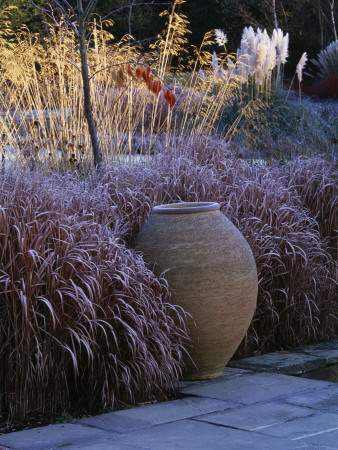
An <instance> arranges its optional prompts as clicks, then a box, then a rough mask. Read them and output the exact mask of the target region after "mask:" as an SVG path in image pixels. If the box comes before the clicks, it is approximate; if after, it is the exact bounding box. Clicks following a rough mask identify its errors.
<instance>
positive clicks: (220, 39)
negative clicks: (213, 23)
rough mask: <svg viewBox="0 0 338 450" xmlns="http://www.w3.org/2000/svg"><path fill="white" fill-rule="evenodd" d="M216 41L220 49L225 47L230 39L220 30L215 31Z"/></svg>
mask: <svg viewBox="0 0 338 450" xmlns="http://www.w3.org/2000/svg"><path fill="white" fill-rule="evenodd" d="M215 40H216V42H217V44H218V45H219V46H220V47H223V46H225V44H226V43H227V42H228V38H227V37H226V34H225V33H224V32H223V31H222V30H219V29H216V30H215Z"/></svg>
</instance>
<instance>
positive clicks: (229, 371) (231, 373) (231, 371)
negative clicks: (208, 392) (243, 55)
mask: <svg viewBox="0 0 338 450" xmlns="http://www.w3.org/2000/svg"><path fill="white" fill-rule="evenodd" d="M250 373H251V374H252V373H253V372H252V370H247V369H238V368H234V367H228V366H227V367H225V368H224V370H223V374H222V376H221V377H218V378H212V379H211V380H198V381H196V380H184V381H180V383H179V389H180V390H182V389H185V388H190V387H194V386H207V385H209V384H214V383H218V382H220V381H224V380H230V379H231V378H237V377H242V376H243V375H248V374H250Z"/></svg>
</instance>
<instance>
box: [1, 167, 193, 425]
mask: <svg viewBox="0 0 338 450" xmlns="http://www.w3.org/2000/svg"><path fill="white" fill-rule="evenodd" d="M0 204H1V208H0V213H1V214H0V234H1V241H0V255H1V270H0V299H1V301H0V359H1V364H0V393H1V395H0V414H1V415H2V416H3V417H5V418H6V419H7V420H8V421H9V422H10V421H13V420H16V419H19V420H23V421H24V420H28V419H29V418H32V417H34V416H39V415H40V414H46V415H48V416H51V417H55V416H60V415H61V414H62V413H63V412H64V411H67V412H68V413H70V414H73V413H75V414H78V413H80V412H81V413H93V412H95V411H99V410H102V409H104V408H106V407H113V406H115V405H117V406H123V405H126V404H135V403H137V402H141V401H151V400H153V399H161V398H164V397H165V396H166V395H167V393H168V389H171V388H173V387H174V386H175V384H176V383H177V381H178V379H179V376H180V373H181V368H182V365H183V362H182V356H183V353H184V351H185V350H184V346H183V344H185V343H187V340H186V332H185V325H184V323H185V314H184V312H183V311H182V310H181V309H179V308H177V307H175V306H172V305H171V304H170V303H168V301H167V300H168V298H169V297H168V294H167V286H166V284H165V283H164V281H163V280H160V279H157V278H155V276H154V275H153V273H152V272H150V271H149V270H148V269H147V268H146V267H145V265H144V262H143V260H142V258H141V257H140V256H139V255H137V254H136V253H135V252H134V251H132V250H131V249H128V248H126V246H125V245H124V243H123V242H122V241H121V239H120V238H119V235H118V234H117V232H113V231H112V230H111V229H110V227H109V226H108V225H109V224H110V225H111V226H114V225H115V226H116V229H117V228H118V224H117V223H115V224H114V222H115V218H114V207H112V206H111V205H110V206H109V205H108V204H107V203H105V200H104V199H102V189H101V188H98V190H95V189H93V190H92V191H91V192H89V191H88V189H87V188H86V186H85V184H84V183H82V182H80V181H78V180H77V179H75V178H74V177H72V176H64V177H61V176H59V175H58V176H51V175H49V176H47V177H45V176H43V175H41V174H38V173H36V172H33V173H27V172H19V173H17V174H12V173H9V174H6V175H3V176H2V178H1V184H0ZM98 217H99V218H100V219H101V220H100V222H101V223H100V224H99V223H98V220H97V219H98Z"/></svg>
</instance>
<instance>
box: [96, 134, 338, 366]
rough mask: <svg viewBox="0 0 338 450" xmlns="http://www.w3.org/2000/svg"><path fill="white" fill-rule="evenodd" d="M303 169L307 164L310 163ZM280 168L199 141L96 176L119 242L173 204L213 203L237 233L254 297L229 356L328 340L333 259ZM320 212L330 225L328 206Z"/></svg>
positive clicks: (332, 320) (332, 319) (332, 326)
mask: <svg viewBox="0 0 338 450" xmlns="http://www.w3.org/2000/svg"><path fill="white" fill-rule="evenodd" d="M178 155H180V156H178ZM304 164H305V165H307V164H308V167H310V165H311V164H312V165H314V166H315V160H311V159H310V160H308V162H307V160H305V161H304ZM300 166H301V161H299V167H300ZM288 167H289V166H288V165H286V166H285V167H284V168H278V167H268V166H261V165H258V166H255V165H252V164H250V163H248V162H245V161H243V160H239V159H237V158H236V157H235V156H234V155H231V154H230V152H229V150H228V149H227V148H224V144H222V143H217V142H215V141H214V142H212V141H211V140H210V139H207V140H204V139H199V140H195V142H194V143H193V144H192V145H191V146H190V145H189V146H185V147H184V148H181V149H180V151H179V149H178V148H172V149H167V153H166V154H163V155H160V156H158V157H156V158H154V159H153V160H152V161H151V162H150V163H149V164H148V165H147V167H142V166H140V165H138V166H133V167H128V166H125V167H124V168H123V170H122V171H121V172H120V170H117V169H114V168H113V169H110V170H109V171H107V172H106V173H105V175H103V182H104V184H105V186H106V187H107V192H108V195H109V198H110V201H111V202H112V204H118V205H119V208H118V211H119V215H120V221H121V223H124V224H125V225H126V227H125V229H124V234H123V238H124V239H126V240H127V242H132V241H133V239H134V237H135V235H136V233H137V232H138V231H139V229H140V228H141V227H142V226H143V224H144V223H145V222H146V220H147V219H148V218H149V216H150V214H151V210H152V207H153V206H155V205H158V204H162V203H169V202H175V201H217V202H219V203H220V205H221V211H222V212H223V213H224V214H225V215H226V216H227V217H228V218H230V220H232V222H233V223H234V224H235V225H236V226H237V227H238V228H239V230H240V231H241V232H242V233H243V235H244V237H245V238H246V239H247V241H248V243H249V245H250V247H251V249H252V252H253V254H254V257H255V260H256V264H257V270H258V278H259V293H258V303H257V309H256V313H255V316H254V319H253V322H252V324H251V326H250V329H249V331H248V334H247V336H246V339H245V340H244V341H243V343H242V345H241V347H240V348H239V350H238V351H237V353H236V357H244V356H252V355H254V354H258V353H263V352H267V351H274V350H281V349H285V348H291V347H295V346H298V345H306V344H308V343H310V342H316V341H320V340H326V339H332V338H334V337H335V336H336V321H337V317H338V311H337V304H336V301H335V289H336V284H335V281H334V276H335V275H334V270H335V268H334V262H333V257H332V255H331V254H330V249H329V247H328V242H327V238H326V237H325V236H324V235H321V234H320V232H319V221H318V216H317V215H315V214H313V215H312V213H311V212H310V211H309V209H308V207H305V206H304V203H303V200H302V198H301V195H298V193H297V191H296V188H295V186H296V185H297V183H298V178H297V176H296V178H295V179H294V180H293V178H292V175H290V180H288V179H287V178H286V176H285V171H287V168H288ZM291 167H292V166H290V174H292V173H293V171H292V169H291ZM317 176H318V177H320V171H319V172H318V175H317ZM321 182H322V183H325V179H324V178H323V179H322V181H321ZM313 184H316V183H315V179H312V180H309V185H308V189H314V190H315V189H317V188H316V187H315V186H313ZM313 192H314V191H313ZM322 195H323V197H325V200H324V198H323V199H322V201H323V202H324V203H325V202H329V203H330V198H331V191H330V189H328V190H325V189H324V190H323V192H322ZM327 211H328V214H330V221H334V220H335V219H334V217H332V214H333V212H334V211H333V209H332V208H328V210H327Z"/></svg>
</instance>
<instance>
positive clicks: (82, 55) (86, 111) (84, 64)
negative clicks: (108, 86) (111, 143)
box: [79, 5, 102, 168]
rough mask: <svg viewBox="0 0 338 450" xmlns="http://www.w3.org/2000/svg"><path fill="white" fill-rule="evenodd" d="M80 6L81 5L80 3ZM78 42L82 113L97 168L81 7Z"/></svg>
mask: <svg viewBox="0 0 338 450" xmlns="http://www.w3.org/2000/svg"><path fill="white" fill-rule="evenodd" d="M81 6H82V5H81ZM79 43H80V58H81V74H82V83H83V102H84V114H85V117H86V120H87V124H88V131H89V134H90V139H91V143H92V149H93V156H94V165H95V168H97V167H98V166H99V165H100V164H101V162H102V157H101V153H100V147H99V141H98V137H97V129H96V124H95V121H94V117H93V108H92V102H91V96H90V84H89V70H88V60H87V44H86V27H85V19H84V16H83V9H82V8H81V9H80V11H79Z"/></svg>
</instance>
